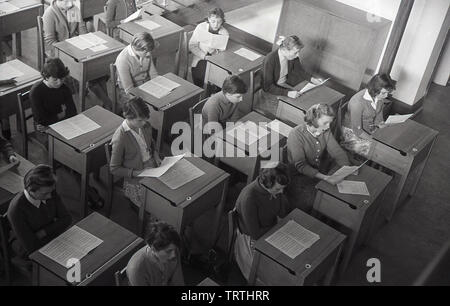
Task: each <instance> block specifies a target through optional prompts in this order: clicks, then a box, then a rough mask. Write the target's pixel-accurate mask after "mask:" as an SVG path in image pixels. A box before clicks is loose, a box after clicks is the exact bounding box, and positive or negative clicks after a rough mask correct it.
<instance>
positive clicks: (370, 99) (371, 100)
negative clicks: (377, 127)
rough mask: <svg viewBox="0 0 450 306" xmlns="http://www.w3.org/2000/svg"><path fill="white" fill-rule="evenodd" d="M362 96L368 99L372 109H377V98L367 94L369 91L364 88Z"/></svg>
mask: <svg viewBox="0 0 450 306" xmlns="http://www.w3.org/2000/svg"><path fill="white" fill-rule="evenodd" d="M363 98H364V99H365V100H367V101H370V104H371V105H372V107H373V108H374V109H377V102H378V99H373V98H372V96H371V95H370V94H369V91H368V90H367V89H366V91H365V92H364V96H363Z"/></svg>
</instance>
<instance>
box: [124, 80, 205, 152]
mask: <svg viewBox="0 0 450 306" xmlns="http://www.w3.org/2000/svg"><path fill="white" fill-rule="evenodd" d="M164 77H166V78H168V79H170V80H172V81H174V82H176V83H178V84H180V85H181V86H179V87H177V88H175V89H174V90H173V91H172V92H171V93H169V94H168V95H167V96H165V97H162V98H161V99H157V98H156V97H154V96H152V95H151V94H149V93H147V92H146V91H143V90H142V89H140V88H139V87H135V88H132V89H131V90H130V93H131V94H132V95H134V96H137V97H140V98H142V99H143V100H144V101H145V102H147V103H148V104H149V105H150V106H151V107H152V108H153V109H155V110H156V111H155V112H151V113H150V117H151V120H150V121H151V123H152V126H153V127H154V128H155V129H157V130H158V138H157V140H156V147H157V149H158V150H159V149H160V148H161V143H162V136H163V134H164V132H166V131H167V132H169V131H170V128H171V127H172V124H173V123H175V122H178V121H187V119H188V114H189V108H190V107H192V106H194V105H195V104H196V103H197V102H198V101H199V100H200V95H201V94H202V93H203V89H202V88H200V87H198V86H195V85H194V84H192V83H190V82H188V81H186V80H184V79H183V78H180V77H179V76H177V75H175V74H173V73H167V74H165V75H164Z"/></svg>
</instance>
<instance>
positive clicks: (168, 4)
mask: <svg viewBox="0 0 450 306" xmlns="http://www.w3.org/2000/svg"><path fill="white" fill-rule="evenodd" d="M153 4H154V5H156V6H159V7H160V8H162V9H163V10H165V11H167V12H173V13H175V12H176V11H178V10H179V9H180V8H183V7H184V6H183V5H182V4H181V3H178V2H176V1H173V0H153Z"/></svg>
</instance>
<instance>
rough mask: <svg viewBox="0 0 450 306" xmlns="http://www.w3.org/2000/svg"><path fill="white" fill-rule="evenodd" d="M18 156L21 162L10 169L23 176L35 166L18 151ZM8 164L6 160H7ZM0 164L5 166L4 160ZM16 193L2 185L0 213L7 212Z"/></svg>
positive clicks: (0, 187)
mask: <svg viewBox="0 0 450 306" xmlns="http://www.w3.org/2000/svg"><path fill="white" fill-rule="evenodd" d="M16 157H17V158H18V159H19V161H20V163H19V164H18V165H16V166H14V167H13V168H11V169H10V170H8V171H12V172H14V173H16V174H18V175H20V176H21V177H24V176H25V174H27V172H28V171H29V170H31V169H32V168H34V166H35V165H34V164H33V163H32V162H30V161H29V160H28V159H25V158H23V157H22V156H20V155H19V154H17V153H16ZM5 164H6V161H5ZM0 166H3V161H2V162H0ZM15 195H16V194H14V193H11V192H9V191H8V190H6V189H3V188H2V186H0V214H2V213H5V212H6V211H7V210H8V206H9V202H10V201H11V200H12V199H13V198H14V196H15Z"/></svg>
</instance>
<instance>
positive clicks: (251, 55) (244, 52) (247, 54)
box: [234, 48, 261, 62]
mask: <svg viewBox="0 0 450 306" xmlns="http://www.w3.org/2000/svg"><path fill="white" fill-rule="evenodd" d="M234 53H236V54H237V55H240V56H242V57H244V58H246V59H248V60H249V61H252V62H253V61H254V60H256V59H258V58H260V57H261V55H260V54H258V53H256V52H253V51H251V50H249V49H247V48H240V49H239V50H236V51H234Z"/></svg>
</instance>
